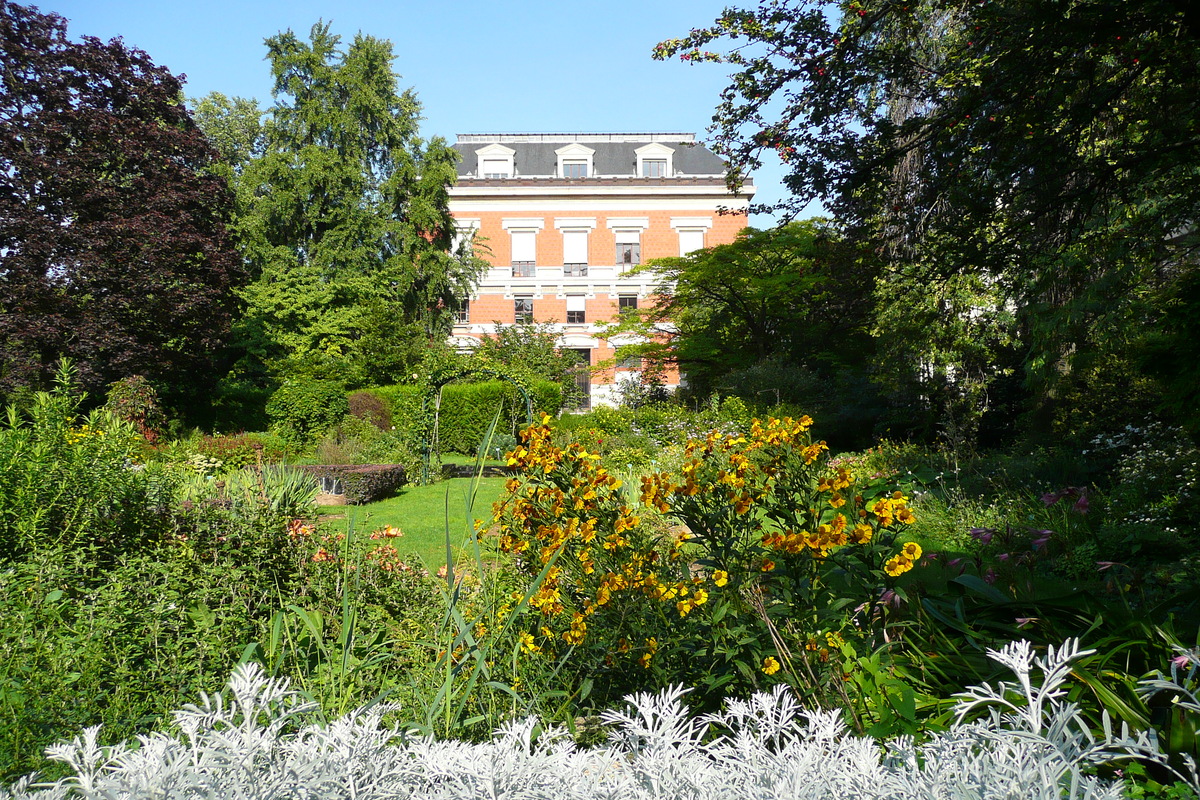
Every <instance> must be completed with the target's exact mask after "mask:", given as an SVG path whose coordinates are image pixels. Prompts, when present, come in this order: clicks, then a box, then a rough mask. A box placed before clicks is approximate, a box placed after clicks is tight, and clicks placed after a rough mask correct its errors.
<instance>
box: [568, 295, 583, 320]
mask: <svg viewBox="0 0 1200 800" xmlns="http://www.w3.org/2000/svg"><path fill="white" fill-rule="evenodd" d="M572 306H574V308H572ZM573 313H579V314H582V315H583V318H582V319H579V320H574V321H573V320H572V319H571V314H573ZM567 324H568V325H586V324H587V295H586V294H569V295H567Z"/></svg>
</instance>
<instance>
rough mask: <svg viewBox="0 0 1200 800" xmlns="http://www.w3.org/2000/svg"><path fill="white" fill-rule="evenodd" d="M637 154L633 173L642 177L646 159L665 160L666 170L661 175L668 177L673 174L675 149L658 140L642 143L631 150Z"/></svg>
mask: <svg viewBox="0 0 1200 800" xmlns="http://www.w3.org/2000/svg"><path fill="white" fill-rule="evenodd" d="M633 152H634V154H635V155H636V156H637V171H636V172H634V175H636V176H637V177H639V178H640V177H642V174H643V173H642V170H643V169H645V162H647V161H666V162H667V171H666V175H664V176H663V177H665V178H670V177H673V176H674V175H675V151H674V150H673V149H672V148H670V147H667V146H666V145H665V144H660V143H659V142H651V143H650V144H647V145H642V146H641V147H639V148H637V149H636V150H634V151H633Z"/></svg>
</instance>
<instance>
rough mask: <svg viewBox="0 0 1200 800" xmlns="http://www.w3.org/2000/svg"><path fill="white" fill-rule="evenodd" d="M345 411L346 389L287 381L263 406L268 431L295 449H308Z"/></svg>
mask: <svg viewBox="0 0 1200 800" xmlns="http://www.w3.org/2000/svg"><path fill="white" fill-rule="evenodd" d="M349 411H350V403H349V401H348V400H347V399H346V387H345V386H344V385H342V384H340V383H335V382H333V381H318V380H303V381H300V380H288V381H285V382H284V384H283V385H282V386H280V387H279V388H278V389H277V390H276V391H275V393H274V394H273V395H271V400H270V402H268V403H267V416H268V417H270V419H271V426H272V429H273V430H274V431H275V432H277V433H278V434H279V435H280V436H282V437H283V438H284V439H286V440H287V441H288V442H289V443H290V444H291V445H292V446H294V447H299V448H304V447H307V446H308V445H310V444H311V443H312V442H313V440H314V439H316V437H318V436H320V435H321V434H323V433H324V432H325V431H327V430H329V429H330V428H331V427H333V426H334V425H335V424H337V423H338V422H340V421H341V419H342V418H343V417H345V416H346V414H347V413H348V412H349Z"/></svg>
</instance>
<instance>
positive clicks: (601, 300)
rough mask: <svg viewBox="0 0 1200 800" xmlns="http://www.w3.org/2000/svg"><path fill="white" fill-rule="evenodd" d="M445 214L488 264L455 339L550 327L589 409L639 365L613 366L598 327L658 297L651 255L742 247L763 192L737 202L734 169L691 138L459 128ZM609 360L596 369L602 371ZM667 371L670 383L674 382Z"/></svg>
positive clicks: (745, 192) (471, 341)
mask: <svg viewBox="0 0 1200 800" xmlns="http://www.w3.org/2000/svg"><path fill="white" fill-rule="evenodd" d="M454 148H455V149H456V150H457V151H458V153H459V155H460V156H461V157H462V158H461V161H460V162H459V165H458V182H457V184H456V185H455V186H454V187H452V188H451V190H450V211H451V213H452V214H453V215H454V218H455V221H456V224H457V225H458V226H459V230H460V232H461V233H462V235H463V237H464V239H466V238H471V239H472V240H473V241H474V243H475V244H474V246H475V248H476V253H477V254H479V255H480V256H482V257H483V258H484V259H486V260H487V261H488V262H489V263H490V264H491V268H490V269H489V270H488V273H487V275H486V276H485V277H484V278H483V280H482V281H481V282H480V283H479V285H478V287H477V288H476V290H475V292H474V293H473V294H472V295H471V297H470V298H468V302H467V304H466V308H465V309H464V311H463V312H461V313H460V314H459V317H458V320H457V322H456V324H455V326H454V333H453V343H454V345H455V346H456V347H458V348H459V349H460V350H464V351H466V350H470V349H471V348H473V347H474V346H476V344H477V343H478V341H479V339H480V338H481V337H483V336H486V335H488V334H490V333H493V332H494V331H495V330H496V325H497V324H500V325H511V324H513V323H518V322H538V323H547V324H549V325H552V326H553V329H554V330H555V331H556V332H557V333H558V336H559V340H558V341H559V346H560V347H561V348H563V349H569V350H572V351H574V352H576V353H577V354H578V355H579V356H580V359H581V361H582V362H583V363H585V364H587V365H589V366H590V367H591V368H592V369H591V370H590V371H581V378H580V380H581V383H582V384H586V387H585V388H586V390H587V394H588V395H589V396H590V402H591V404H601V405H611V404H614V403H615V400H616V396H617V393H616V387H617V385H618V384H619V382H621V381H624V380H630V379H633V378H635V377H636V376H637V374H638V372H639V371H640V369H641V365H640V364H639V363H636V362H632V361H625V362H621V363H614V362H613V358H614V354H615V351H616V348H617V347H619V346H621V345H623V344H630V343H633V342H631V341H626V340H623V339H621V338H620V337H614V338H613V339H606V338H604V337H603V334H602V331H601V330H600V327H599V326H600V325H601V324H602V323H606V322H610V321H612V320H613V319H614V318H615V317H616V316H617V315H618V314H619V313H620V312H621V311H622V310H623V309H628V308H637V307H639V306H643V305H644V304H647V303H650V302H652V299H653V293H654V289H655V287H656V286H657V280H656V279H655V277H654V276H653V275H649V274H642V275H634V276H630V275H628V274H626V273H627V272H628V271H629V270H630V269H631V268H632V267H634V266H637V265H638V264H641V263H644V262H645V261H647V260H649V259H652V258H660V257H665V256H679V255H684V254H687V253H689V252H691V251H693V250H696V249H699V248H701V247H711V246H713V245H717V244H724V243H727V242H731V241H733V239H734V238H735V237H736V235H737V233H738V231H740V230H741V229H742V228H744V227H746V224H747V211H748V207H749V203H750V198H751V196H752V195H753V192H754V187H753V186H752V185H751V184H750V183H749V182H748V181H747V183H746V185H745V186H743V189H742V193H741V194H737V195H733V194H730V192H729V191H728V189H727V188H726V184H725V164H724V163H723V162H722V161H721V159H720V158H718V157H717V156H716V155H715V154H714V153H712V151H710V150H708V149H707V148H705V147H704V146H703V145H700V144H698V143H696V141H695V137H694V136H693V135H692V134H679V133H628V134H622V133H601V134H464V135H460V136H459V137H458V140H457V142H456V143H455V144H454ZM605 364H611V366H608V367H605V368H603V369H599V368H598V366H600V365H605ZM678 383H679V376H678V374H677V373H671V374H668V375H667V385H668V388H675V387H676V386H678Z"/></svg>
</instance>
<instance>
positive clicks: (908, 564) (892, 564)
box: [883, 555, 913, 578]
mask: <svg viewBox="0 0 1200 800" xmlns="http://www.w3.org/2000/svg"><path fill="white" fill-rule="evenodd" d="M912 566H913V562H912V559H910V558H906V557H905V556H903V555H894V556H892V557H891V558H889V559H888V560H887V563H885V564H884V565H883V571H884V572H886V573H887V574H888V575H891V576H892V577H893V578H896V577H899V576H900V575H903V574H904V573H906V572H908V571H909V570H910V569H912Z"/></svg>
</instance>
